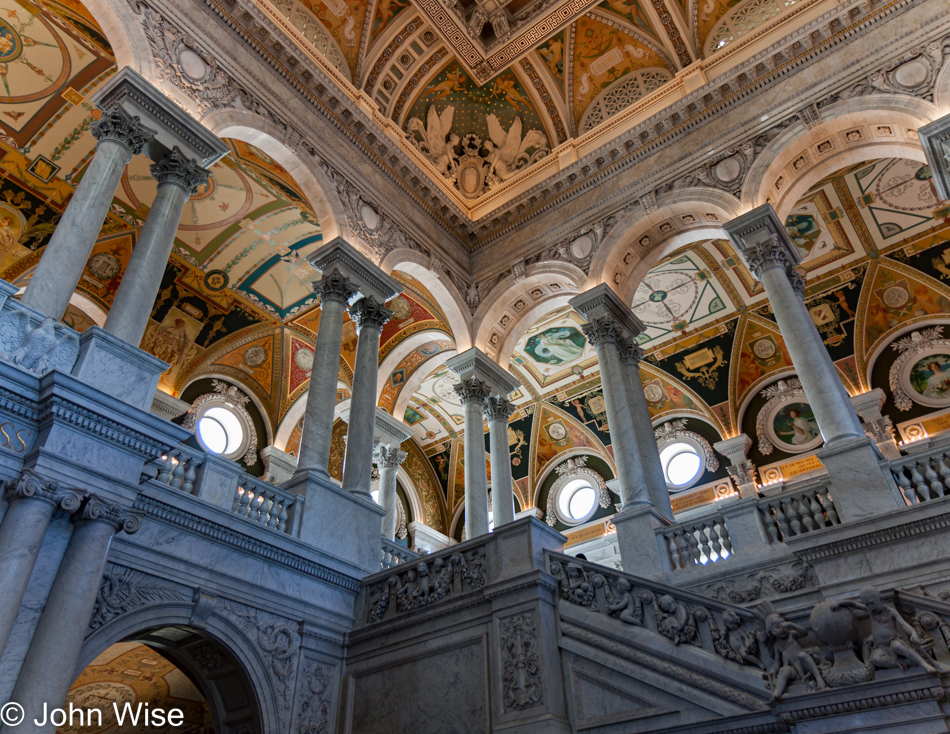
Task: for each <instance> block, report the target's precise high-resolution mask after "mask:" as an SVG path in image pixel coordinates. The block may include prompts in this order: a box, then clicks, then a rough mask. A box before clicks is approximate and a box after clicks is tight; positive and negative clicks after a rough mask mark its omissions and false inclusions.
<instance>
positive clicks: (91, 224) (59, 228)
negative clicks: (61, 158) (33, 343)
mask: <svg viewBox="0 0 950 734" xmlns="http://www.w3.org/2000/svg"><path fill="white" fill-rule="evenodd" d="M89 127H90V130H91V131H92V134H93V135H94V136H95V137H96V140H98V141H99V142H98V143H97V145H96V153H95V155H94V156H93V158H92V161H91V162H90V163H89V166H88V168H87V169H86V172H85V174H84V175H83V177H82V181H80V182H79V186H77V187H76V191H75V193H73V197H72V199H70V201H69V205H68V206H67V207H66V211H65V212H63V216H62V218H61V219H60V220H59V224H57V225H56V229H55V230H54V231H53V236H52V237H51V238H50V241H49V244H48V245H46V249H45V250H44V251H43V256H42V258H41V259H40V262H39V264H38V265H37V266H36V270H35V271H34V273H33V277H32V278H31V279H30V283H29V285H28V286H27V288H26V293H24V294H23V303H24V304H25V305H27V306H29V307H30V308H33V309H36V310H37V311H39V312H40V313H42V314H44V315H45V316H49V317H51V318H54V319H56V320H57V321H58V320H59V319H61V318H62V316H63V314H64V313H66V306H68V305H69V298H70V296H72V294H73V291H74V290H75V289H76V285H77V284H78V283H79V279H80V277H82V271H83V269H84V268H85V267H86V261H87V260H89V254H90V253H91V252H92V248H93V246H94V245H95V244H96V238H97V237H98V236H99V230H100V229H102V223H103V221H105V218H106V214H107V213H108V211H109V207H110V206H111V204H112V198H113V197H114V196H115V190H116V187H117V186H118V185H119V180H120V179H121V178H122V171H123V170H124V169H125V166H126V164H127V163H128V162H129V161H130V160H132V156H133V155H136V154H138V153H140V152H141V151H142V148H143V147H144V146H145V144H146V143H147V142H148V141H149V139H150V138H151V137H152V135H153V134H154V133H153V132H152V131H151V130H147V129H146V128H145V127H143V126H142V125H141V123H140V122H139V118H138V117H132V116H130V115H128V114H126V113H125V112H124V111H122V110H121V109H120V108H119V107H113V108H110V109H108V110H106V111H105V112H103V114H102V118H101V119H99V120H95V121H93V122H92V124H91V125H90V126H89Z"/></svg>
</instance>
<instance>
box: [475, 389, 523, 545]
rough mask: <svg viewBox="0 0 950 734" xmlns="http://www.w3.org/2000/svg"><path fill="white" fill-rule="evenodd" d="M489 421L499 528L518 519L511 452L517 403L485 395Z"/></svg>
mask: <svg viewBox="0 0 950 734" xmlns="http://www.w3.org/2000/svg"><path fill="white" fill-rule="evenodd" d="M482 409H483V411H484V413H485V419H486V420H487V421H488V446H489V458H490V460H491V496H492V519H493V520H494V525H495V527H496V528H499V527H501V526H502V525H506V524H507V523H510V522H513V521H514V519H515V493H514V488H513V487H512V483H511V454H510V453H509V451H508V419H509V418H510V417H511V414H512V413H513V412H514V410H515V406H514V405H512V404H511V402H510V401H509V400H507V399H506V398H503V397H499V396H496V395H492V396H490V397H487V398H485V403H484V405H483V406H482Z"/></svg>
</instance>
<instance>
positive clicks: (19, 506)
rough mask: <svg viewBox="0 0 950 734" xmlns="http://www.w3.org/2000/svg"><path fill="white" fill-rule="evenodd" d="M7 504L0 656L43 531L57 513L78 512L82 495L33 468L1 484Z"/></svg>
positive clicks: (0, 554) (1, 533)
mask: <svg viewBox="0 0 950 734" xmlns="http://www.w3.org/2000/svg"><path fill="white" fill-rule="evenodd" d="M4 493H5V496H6V498H7V502H9V503H10V504H9V506H8V507H7V511H6V513H5V514H4V516H3V521H2V522H0V589H3V593H2V594H0V654H2V653H3V649H4V647H6V644H7V640H8V639H9V637H10V631H11V630H12V629H13V623H14V620H16V615H17V613H18V612H19V610H20V602H21V601H22V599H23V594H24V593H25V592H26V587H27V584H28V583H29V580H30V574H31V573H32V572H33V566H34V564H35V563H36V557H37V555H38V554H39V551H40V546H41V545H42V544H43V538H44V537H45V536H46V529H47V528H48V527H49V524H50V520H51V519H52V517H53V513H54V512H55V511H56V510H62V511H63V512H65V513H67V514H70V513H73V512H75V511H76V510H78V509H79V504H80V502H81V501H82V497H83V495H84V492H82V491H79V490H72V489H61V488H60V486H59V482H55V481H50V482H47V481H46V480H44V479H43V478H42V477H40V476H39V475H38V474H36V472H34V471H33V470H32V469H24V470H23V473H22V474H21V475H20V478H19V479H18V480H10V481H8V482H6V484H5V485H4Z"/></svg>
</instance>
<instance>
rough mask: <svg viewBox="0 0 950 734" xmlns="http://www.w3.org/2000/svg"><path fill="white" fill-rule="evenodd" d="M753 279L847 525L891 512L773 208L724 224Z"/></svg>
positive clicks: (874, 454)
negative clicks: (811, 418) (813, 424)
mask: <svg viewBox="0 0 950 734" xmlns="http://www.w3.org/2000/svg"><path fill="white" fill-rule="evenodd" d="M725 226H726V230H727V231H728V232H729V234H730V236H731V237H732V240H733V242H734V243H735V245H736V247H737V248H738V250H739V251H740V253H741V254H742V257H743V258H744V259H745V262H746V264H747V265H748V267H749V270H750V271H751V272H752V274H753V275H754V276H755V277H756V278H757V279H758V280H759V281H761V283H762V285H763V286H764V288H765V292H766V294H767V295H768V297H769V301H770V304H771V307H772V312H773V313H774V314H775V320H776V321H777V322H778V326H779V329H780V331H781V332H782V338H783V340H784V341H785V345H786V346H787V347H788V351H789V354H790V355H791V357H792V362H793V364H794V365H795V370H796V373H797V375H798V378H799V379H800V380H801V383H802V388H803V390H804V391H805V395H806V397H807V398H808V402H809V405H810V406H811V409H812V410H813V411H814V414H815V419H816V420H817V422H818V427H819V429H820V430H821V434H822V436H823V437H824V440H825V444H824V447H823V448H822V449H820V450H819V451H818V456H819V458H820V459H821V461H822V463H823V464H824V465H825V466H826V467H827V469H828V474H829V476H830V477H831V480H832V482H833V484H834V487H835V496H836V498H837V501H838V503H839V505H840V509H841V510H842V511H843V514H844V516H845V518H846V519H847V520H857V519H860V518H863V517H868V516H871V515H877V514H882V513H886V512H890V511H892V510H893V509H894V508H895V507H897V506H898V502H897V488H896V486H893V487H892V484H893V482H892V480H891V478H890V477H889V476H885V473H884V471H882V469H881V467H880V465H879V459H880V455H879V453H878V451H877V449H876V448H875V447H874V445H873V443H872V442H871V440H870V439H869V438H868V437H867V435H865V432H864V428H863V427H862V425H861V421H860V420H859V419H858V416H857V413H855V410H854V407H853V406H852V404H851V398H850V397H849V396H848V393H847V392H846V391H845V389H844V385H842V383H841V380H840V379H839V378H838V372H837V369H836V368H835V365H834V362H832V360H831V356H830V355H829V353H828V350H827V349H826V348H825V345H824V342H823V341H822V337H821V335H820V334H819V333H818V329H817V328H816V326H815V323H814V321H813V320H812V318H811V315H810V314H809V313H808V310H807V309H806V308H805V303H804V301H803V300H802V295H803V293H804V288H805V281H804V279H803V278H802V276H801V275H800V274H799V273H798V271H796V270H795V267H796V266H797V265H798V264H799V263H800V262H801V257H800V255H799V254H798V250H797V249H796V248H795V247H794V245H793V244H792V242H791V240H790V239H789V236H788V232H787V231H786V230H785V227H784V225H783V224H782V222H781V221H780V220H779V218H778V215H777V214H776V213H775V210H774V209H772V206H771V204H763V205H762V206H760V207H758V208H756V209H753V210H752V211H751V212H749V213H748V214H744V215H743V216H741V217H738V218H737V219H733V220H732V221H730V222H727V223H726V225H725Z"/></svg>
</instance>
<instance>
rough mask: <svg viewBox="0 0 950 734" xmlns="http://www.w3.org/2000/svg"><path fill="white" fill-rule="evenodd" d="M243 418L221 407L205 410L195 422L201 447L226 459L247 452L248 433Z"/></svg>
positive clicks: (214, 406) (215, 406)
mask: <svg viewBox="0 0 950 734" xmlns="http://www.w3.org/2000/svg"><path fill="white" fill-rule="evenodd" d="M245 423H246V421H245V419H244V417H243V416H241V415H238V414H237V413H235V412H234V411H232V410H230V409H229V408H227V407H225V406H223V405H213V406H210V407H208V408H207V409H205V410H204V411H203V412H202V413H201V416H200V417H199V418H198V422H197V426H196V427H197V429H198V430H197V431H196V433H197V435H198V440H199V441H200V442H201V445H202V446H204V447H205V448H206V449H207V450H208V451H210V452H211V453H213V454H220V455H221V456H224V457H226V458H234V457H235V456H240V455H241V454H243V453H244V452H245V451H246V450H247V443H248V431H247V429H246V425H245Z"/></svg>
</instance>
